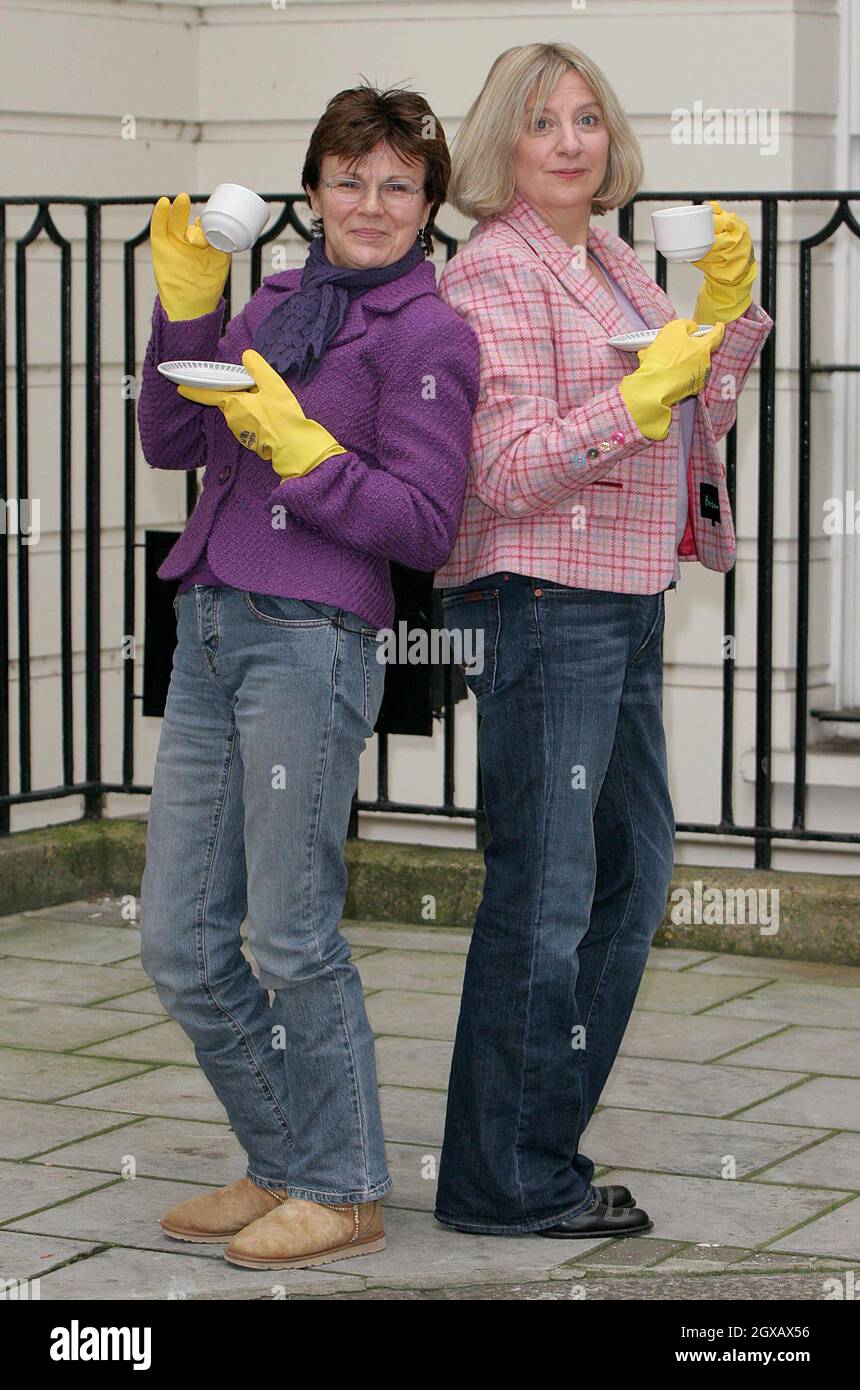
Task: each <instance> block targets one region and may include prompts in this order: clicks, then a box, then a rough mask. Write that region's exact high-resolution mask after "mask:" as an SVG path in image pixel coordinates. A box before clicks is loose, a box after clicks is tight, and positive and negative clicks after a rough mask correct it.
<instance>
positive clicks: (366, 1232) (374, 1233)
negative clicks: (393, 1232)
mask: <svg viewBox="0 0 860 1390" xmlns="http://www.w3.org/2000/svg"><path fill="white" fill-rule="evenodd" d="M384 1249H385V1230H384V1227H383V1223H382V1206H381V1204H380V1203H379V1202H354V1203H350V1204H344V1205H343V1206H328V1205H323V1204H322V1203H321V1202H307V1201H305V1200H304V1199H303V1198H300V1197H291V1198H290V1200H289V1201H288V1202H285V1203H284V1204H283V1206H279V1207H276V1208H275V1210H274V1211H270V1212H269V1213H268V1215H267V1216H261V1217H260V1218H259V1219H258V1220H257V1221H252V1222H251V1224H250V1225H249V1226H246V1227H245V1229H244V1231H240V1232H239V1234H238V1235H237V1236H234V1238H233V1240H231V1242H230V1244H229V1245H228V1246H227V1249H226V1250H225V1251H224V1258H225V1260H229V1261H230V1263H231V1264H234V1265H245V1266H246V1267H247V1268H248V1269H293V1268H297V1269H302V1268H304V1267H305V1266H306V1265H322V1264H328V1263H329V1262H330V1261H332V1260H348V1259H350V1257H351V1256H353V1255H370V1254H372V1253H373V1252H374V1251H375V1250H384Z"/></svg>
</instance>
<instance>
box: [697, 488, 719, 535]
mask: <svg viewBox="0 0 860 1390" xmlns="http://www.w3.org/2000/svg"><path fill="white" fill-rule="evenodd" d="M699 514H700V516H703V517H704V518H705V520H706V521H710V522H711V524H712V525H713V526H718V525H719V523H720V494H719V490H718V489H717V488H716V487H715V486H714V484H713V483H700V484H699Z"/></svg>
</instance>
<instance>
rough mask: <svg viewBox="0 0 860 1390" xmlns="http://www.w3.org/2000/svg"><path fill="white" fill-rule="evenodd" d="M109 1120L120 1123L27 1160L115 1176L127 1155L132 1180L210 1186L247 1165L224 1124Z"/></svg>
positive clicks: (231, 1179) (241, 1171) (224, 1183)
mask: <svg viewBox="0 0 860 1390" xmlns="http://www.w3.org/2000/svg"><path fill="white" fill-rule="evenodd" d="M57 1109H59V1107H57ZM82 1113H83V1112H82ZM105 1113H106V1112H105ZM109 1118H110V1120H111V1122H112V1123H113V1124H114V1125H116V1123H117V1121H118V1120H120V1126H119V1127H118V1128H114V1129H112V1130H111V1131H110V1132H109V1133H106V1134H98V1135H94V1136H93V1137H92V1138H91V1139H83V1140H82V1141H81V1142H80V1143H77V1144H67V1145H66V1146H65V1147H64V1148H62V1149H52V1150H51V1151H50V1153H47V1154H43V1155H42V1156H41V1157H38V1158H35V1159H33V1162H34V1163H47V1164H51V1165H54V1166H56V1165H59V1166H61V1167H70V1168H92V1169H95V1170H97V1171H99V1172H103V1173H107V1174H110V1175H112V1176H114V1177H120V1176H122V1172H123V1165H126V1167H127V1158H128V1157H129V1156H130V1157H131V1158H132V1159H133V1160H134V1164H135V1170H134V1171H135V1173H136V1175H137V1177H138V1178H174V1179H178V1180H183V1181H186V1182H202V1183H210V1184H211V1185H212V1186H213V1187H226V1186H227V1184H228V1183H231V1182H234V1181H235V1179H236V1178H240V1177H242V1175H243V1174H244V1172H245V1169H246V1168H247V1164H248V1160H247V1158H246V1156H245V1154H244V1152H243V1150H242V1148H241V1146H240V1144H239V1141H238V1140H237V1138H236V1136H235V1135H234V1133H233V1131H232V1130H231V1129H230V1128H229V1127H228V1126H227V1125H226V1124H203V1123H200V1122H197V1121H194V1120H162V1119H147V1120H136V1119H133V1118H132V1117H130V1116H129V1117H126V1123H125V1124H122V1122H121V1117H119V1116H117V1115H111V1116H110V1117H109Z"/></svg>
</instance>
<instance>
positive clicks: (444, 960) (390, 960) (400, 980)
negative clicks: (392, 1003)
mask: <svg viewBox="0 0 860 1390" xmlns="http://www.w3.org/2000/svg"><path fill="white" fill-rule="evenodd" d="M464 966H465V960H464V958H463V957H462V956H460V955H455V954H454V953H453V952H442V951H395V950H390V951H378V952H377V953H376V955H374V956H368V958H367V959H366V960H363V961H362V962H361V978H362V982H363V984H364V987H365V989H420V990H423V991H425V992H426V993H429V994H456V995H459V993H460V989H461V987H462V984H463V969H464Z"/></svg>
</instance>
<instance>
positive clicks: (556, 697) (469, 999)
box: [436, 573, 675, 1235]
mask: <svg viewBox="0 0 860 1390" xmlns="http://www.w3.org/2000/svg"><path fill="white" fill-rule="evenodd" d="M442 602H443V605H444V611H445V615H446V618H445V623H446V627H447V628H448V629H449V630H450V631H452V632H453V631H456V630H457V629H461V630H465V629H467V628H472V629H475V637H477V633H478V632H479V631H480V632H481V633H482V634H483V647H484V650H483V668H482V669H479V663H478V662H476V663H475V668H474V669H473V670H471V671H470V670H469V669H468V668H467V670H466V680H467V682H468V684H469V687H470V689H471V690H472V692H473V693H474V695H475V696H476V699H477V705H478V714H479V720H480V723H479V730H478V747H479V756H480V763H481V774H482V779H483V789H484V800H485V806H486V812H487V822H488V828H489V832H490V839H489V843H488V845H487V848H486V850H485V855H484V858H485V863H486V881H485V885H484V894H483V898H482V901H481V905H480V907H479V909H478V913H477V916H476V919H475V926H474V932H473V935H472V941H471V946H470V949H469V955H468V960H467V964H466V976H465V983H464V988H463V999H462V1005H461V1009H460V1019H459V1023H458V1027H457V1035H456V1041H455V1045H454V1055H453V1061H452V1067H451V1079H450V1088H449V1094H448V1110H447V1117H446V1123H445V1139H444V1145H443V1149H442V1160H441V1166H440V1173H439V1185H438V1191H437V1200H436V1217H437V1219H438V1220H439V1221H440V1222H441V1223H442V1224H443V1225H450V1226H457V1227H458V1228H464V1229H466V1230H469V1231H475V1232H478V1233H486V1234H488V1235H492V1234H500V1235H501V1234H515V1233H522V1232H527V1231H538V1230H541V1229H543V1228H545V1227H547V1226H551V1225H553V1224H554V1223H555V1222H556V1221H557V1220H558V1219H559V1218H560V1217H561V1216H565V1215H576V1214H578V1213H579V1212H582V1211H586V1210H588V1209H589V1208H590V1207H591V1206H592V1205H593V1203H594V1201H595V1200H596V1192H595V1189H594V1187H593V1186H592V1185H591V1179H592V1176H593V1174H594V1164H593V1163H592V1161H591V1159H589V1158H586V1156H585V1155H584V1154H581V1153H580V1152H579V1140H580V1136H581V1134H582V1132H583V1130H584V1129H585V1127H586V1125H587V1124H588V1121H589V1119H590V1117H591V1115H592V1113H593V1111H594V1108H595V1106H596V1105H597V1102H598V1099H599V1097H600V1093H601V1091H602V1090H603V1087H604V1085H605V1083H606V1079H607V1077H608V1075H609V1072H610V1069H611V1067H612V1064H613V1062H614V1060H615V1056H616V1054H617V1052H618V1048H619V1045H620V1043H621V1039H622V1037H623V1034H624V1030H625V1027H626V1025H627V1022H628V1019H629V1017H630V1013H631V1010H632V1008H633V1002H634V999H635V998H636V992H637V990H638V988H639V983H640V980H641V978H642V972H643V970H644V968H645V962H646V958H647V955H648V949H649V946H650V944H651V940H652V937H653V935H654V933H655V931H656V929H657V927H658V926H659V925H660V922H661V920H662V917H663V912H664V909H665V905H666V899H667V896H668V892H669V887H670V882H671V875H672V858H673V846H674V837H675V823H674V817H673V814H672V804H671V801H670V798H669V789H668V783H667V773H666V745H665V736H664V731H663V720H662V654H661V647H662V633H663V619H664V599H663V594H662V593H658V594H644V595H643V594H615V593H604V592H601V591H597V590H590V589H573V588H569V587H567V586H565V585H562V584H556V583H553V582H551V581H548V580H543V579H539V578H532V577H529V576H527V575H521V574H503V573H499V574H491V575H486V576H484V577H482V578H481V579H478V580H475V581H473V582H472V583H470V584H465V585H459V586H457V587H456V588H452V589H446V590H445V591H444V593H443V598H442ZM473 640H474V638H473ZM465 650H466V651H468V650H469V649H468V648H465ZM472 650H473V651H474V650H475V648H474V647H473V648H472ZM478 650H479V647H478Z"/></svg>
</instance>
